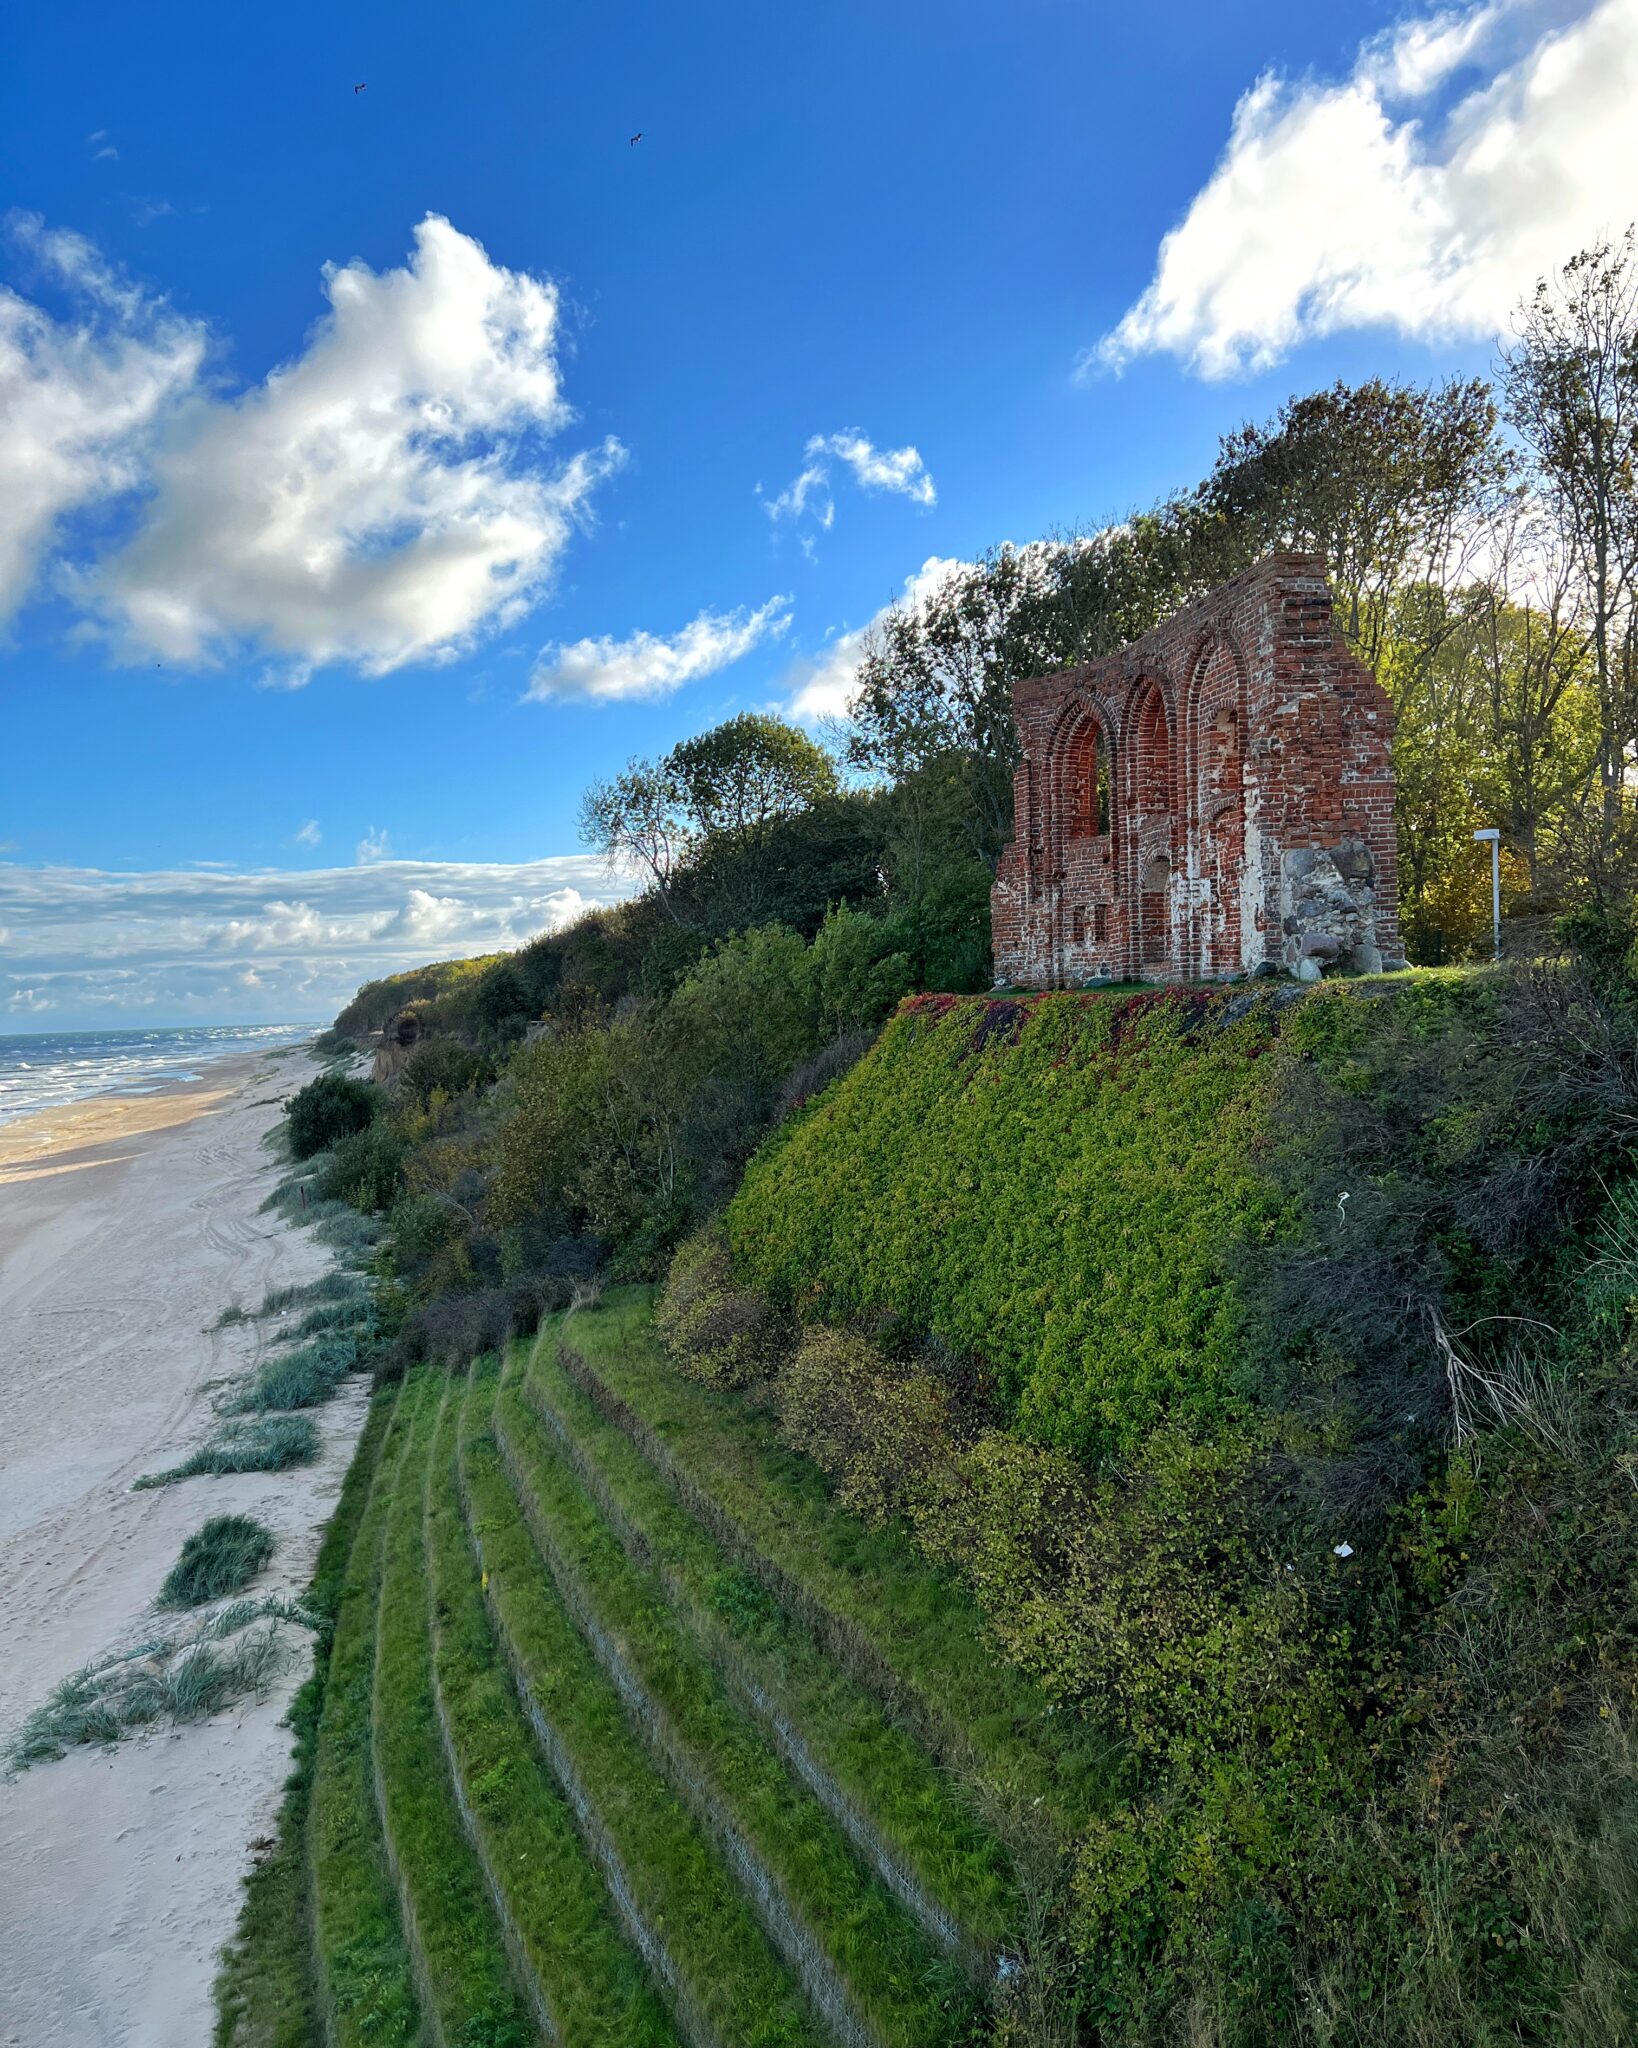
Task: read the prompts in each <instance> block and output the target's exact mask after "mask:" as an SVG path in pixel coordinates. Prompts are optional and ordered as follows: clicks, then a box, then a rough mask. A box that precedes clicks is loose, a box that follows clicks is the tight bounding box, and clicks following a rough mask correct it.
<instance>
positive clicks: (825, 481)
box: [758, 428, 938, 527]
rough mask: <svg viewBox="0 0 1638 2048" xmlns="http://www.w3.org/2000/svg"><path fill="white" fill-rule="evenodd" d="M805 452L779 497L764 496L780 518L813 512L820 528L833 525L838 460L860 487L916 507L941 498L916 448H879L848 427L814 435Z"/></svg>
mask: <svg viewBox="0 0 1638 2048" xmlns="http://www.w3.org/2000/svg"><path fill="white" fill-rule="evenodd" d="M803 454H804V457H805V460H804V462H803V466H802V468H801V470H800V471H799V472H798V473H797V475H796V477H795V478H794V479H793V480H792V482H791V483H789V484H787V485H786V487H785V489H784V490H782V491H781V492H780V493H779V495H778V496H777V497H776V498H763V500H762V505H763V509H764V511H766V513H767V515H768V517H769V518H770V519H772V520H774V521H776V522H778V521H780V520H789V521H795V520H798V519H801V518H803V517H804V516H806V515H807V514H808V513H810V512H811V514H812V516H813V517H814V518H815V519H816V520H817V521H818V523H819V524H820V525H821V526H824V527H828V526H829V525H831V523H832V522H833V521H834V519H835V517H836V500H835V496H834V494H833V493H832V490H831V483H830V479H831V471H832V468H833V467H834V465H835V464H836V463H838V462H839V463H841V464H842V465H843V467H844V468H846V469H848V470H851V471H852V473H853V480H854V482H855V483H856V484H858V485H859V487H860V488H861V489H862V490H866V491H893V492H895V493H897V494H898V495H899V496H900V497H905V498H909V499H910V500H912V502H913V503H915V504H917V505H924V506H925V505H933V504H936V503H937V501H938V493H937V491H936V490H935V489H934V488H933V479H932V478H931V476H929V475H928V473H927V465H926V464H925V463H924V462H923V461H922V459H921V455H920V452H919V451H918V450H917V449H915V448H910V447H905V448H878V447H877V446H876V445H875V443H874V442H873V441H871V440H869V439H868V438H867V437H866V436H865V435H863V434H861V433H860V432H859V431H858V429H857V428H850V429H849V430H848V431H847V432H846V433H841V434H815V435H814V436H813V437H812V439H811V440H810V441H809V442H808V445H807V447H806V448H805V449H804V450H803ZM760 492H761V486H760V485H759V486H758V494H759V495H760Z"/></svg>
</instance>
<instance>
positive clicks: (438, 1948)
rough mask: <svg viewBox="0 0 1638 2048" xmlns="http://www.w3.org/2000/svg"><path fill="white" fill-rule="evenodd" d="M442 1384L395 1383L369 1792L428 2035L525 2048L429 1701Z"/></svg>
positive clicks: (525, 2023)
mask: <svg viewBox="0 0 1638 2048" xmlns="http://www.w3.org/2000/svg"><path fill="white" fill-rule="evenodd" d="M450 1385H451V1382H450V1381H449V1380H448V1378H447V1377H445V1375H443V1374H441V1373H432V1372H428V1371H426V1370H424V1369H423V1370H422V1371H421V1372H419V1373H417V1374H415V1375H414V1376H413V1377H412V1378H411V1379H409V1380H408V1381H407V1382H406V1383H405V1388H404V1401H405V1405H406V1408H407V1410H408V1421H409V1433H408V1440H407V1443H406V1447H405V1452H404V1462H403V1464H402V1466H401V1467H400V1468H399V1473H398V1479H397V1484H396V1485H395V1487H394V1489H393V1495H392V1499H391V1501H390V1502H389V1504H388V1509H387V1527H386V1555H385V1562H384V1565H383V1569H382V1577H381V1599H380V1605H379V1608H378V1613H377V1630H378V1634H377V1641H376V1656H375V1683H374V1715H373V1720H372V1726H373V1731H374V1743H375V1759H376V1773H377V1789H378V1796H379V1798H380V1801H381V1807H382V1818H383V1822H384V1825H385V1827H386V1831H387V1839H388V1842H389V1845H390V1851H391V1860H392V1863H393V1866H394V1871H395V1875H396V1877H397V1879H398V1885H399V1895H400V1898H401V1900H402V1902H403V1908H404V1924H405V1932H406V1934H407V1936H408V1939H409V1945H410V1952H411V1955H412V1956H413V1957H414V1958H415V1960H416V1964H417V1976H418V1978H419V1979H420V1982H421V1989H422V1993H423V1996H424V1997H425V1999H426V2002H427V2005H428V2006H429V2008H430V2010H431V2013H432V2015H433V2017H434V2019H435V2022H436V2026H437V2030H438V2033H439V2034H440V2035H441V2036H442V2038H443V2039H444V2040H445V2041H468V2040H471V2041H481V2042H483V2043H484V2044H485V2048H528V2044H529V2043H530V2042H531V2041H532V2040H533V2039H534V2035H535V2031H536V2030H535V2027H534V2025H533V2022H532V2021H531V2018H530V2016H529V2013H528V2010H527V2008H526V2005H525V2003H524V2000H523V1998H522V1997H521V1996H520V1994H519V1991H518V1988H517V1985H516V1984H515V1982H514V1981H513V1977H512V1972H511V1968H510V1965H509V1963H508V1961H507V1956H506V1949H505V1944H504V1942H503V1940H502V1938H501V1932H500V1928H499V1926H498V1925H497V1922H496V1919H495V1914H494V1911H493V1908H492V1906H491V1904H490V1901H489V1898H488V1895H487V1891H486V1887H485V1884H484V1878H483V1872H482V1870H481V1868H480V1866H479V1864H478V1861H477V1858H476V1857H475V1855H474V1854H473V1852H472V1847H471V1844H470V1842H469V1841H468V1839H467V1836H466V1832H465V1830H464V1828H463V1827H462V1824H461V1816H460V1811H459V1808H458V1807H457V1804H456V1800H455V1795H454V1790H453V1787H452V1785H451V1782H450V1778H449V1773H448V1770H447V1768H446V1760H445V1756H444V1751H443V1744H442V1737H441V1735H440V1733H439V1727H438V1715H437V1707H436V1703H435V1699H434V1694H433V1684H432V1639H431V1631H430V1617H429V1614H428V1610H427V1573H426V1565H427V1559H426V1543H425V1500H426V1483H427V1477H428V1470H429V1465H430V1461H431V1456H432V1448H433V1443H434V1439H435V1436H436V1433H437V1429H438V1424H439V1419H440V1409H441V1406H442V1403H443V1401H444V1399H445V1398H446V1396H447V1395H448V1392H449V1389H450Z"/></svg>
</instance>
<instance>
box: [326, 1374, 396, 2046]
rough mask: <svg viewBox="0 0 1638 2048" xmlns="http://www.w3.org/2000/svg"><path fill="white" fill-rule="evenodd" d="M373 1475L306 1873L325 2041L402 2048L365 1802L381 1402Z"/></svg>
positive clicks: (381, 1879)
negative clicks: (377, 1457) (377, 1449)
mask: <svg viewBox="0 0 1638 2048" xmlns="http://www.w3.org/2000/svg"><path fill="white" fill-rule="evenodd" d="M380 1412H381V1413H382V1414H383V1415H385V1416H386V1417H387V1418H388V1419H387V1420H386V1421H385V1422H384V1423H383V1424H382V1425H381V1429H382V1435H381V1449H380V1455H379V1460H378V1463H377V1465H376V1470H375V1476H374V1482H373V1484H372V1486H371V1488H370V1493H369V1498H368V1502H367V1504H366V1505H365V1506H364V1508H363V1511H362V1513H361V1515H360V1519H359V1524H358V1533H357V1535H356V1537H355V1538H354V1540H353V1542H352V1544H351V1546H350V1548H349V1550H348V1553H347V1565H346V1570H345V1573H344V1574H343V1576H342V1580H341V1585H340V1590H339V1597H338V1599H337V1605H336V1619H335V1637H334V1643H333V1646H332V1649H331V1653H330V1659H329V1664H328V1667H327V1669H326V1672H325V1678H324V1691H323V1706H322V1710H321V1712H320V1714H319V1717H318V1722H317V1727H316V1730H315V1734H314V1744H313V1764H312V1793H311V1802H310V1819H309V1823H308V1836H307V1848H308V1855H309V1857H310V1864H309V1870H308V1873H307V1881H306V1885H305V1886H304V1887H303V1888H304V1889H305V1890H307V1891H308V1892H309V1894H310V1897H311V1901H312V1906H311V1911H312V1924H313V1949H314V1953H315V1961H316V1969H315V1975H316V1978H317V1984H318V1999H317V2002H318V2005H319V2007H320V2013H321V2019H322V2026H321V2029H320V2035H319V2037H320V2038H322V2039H323V2040H324V2041H326V2042H327V2043H329V2044H332V2048H412V2044H419V2043H420V2041H421V2039H422V2032H421V2021H420V2010H419V2005H418V2002H417V1999H416V1995H415V1987H414V1981H413V1976H412V1972H411V1968H410V1957H409V1948H408V1944H407V1943H406V1941H405V1938H404V1929H403V1923H402V1919H401V1917H400V1914H399V1909H398V1895H397V1892H396V1890H395V1888H394V1885H393V1881H392V1876H391V1873H390V1871H389V1869H388V1867H387V1858H386V1850H385V1847H384V1845H383V1842H382V1836H381V1822H380V1815H379V1813H378V1811H377V1808H376V1802H375V1767H374V1758H373V1748H372V1737H371V1714H372V1705H373V1680H374V1673H375V1617H376V1610H377V1606H378V1604H379V1599H380V1589H381V1568H382V1552H383V1541H384V1537H385V1534H386V1523H387V1503H388V1500H389V1498H390V1496H391V1495H392V1494H393V1493H394V1491H395V1489H396V1488H397V1487H398V1486H399V1485H400V1484H402V1483H403V1481H402V1469H401V1468H402V1466H403V1459H404V1448H405V1443H406V1440H407V1435H408V1431H407V1422H408V1416H407V1414H406V1412H405V1410H404V1408H403V1405H402V1403H401V1402H400V1401H397V1400H393V1402H392V1406H391V1408H390V1409H389V1408H388V1407H387V1406H386V1405H385V1403H383V1406H382V1409H381V1411H380Z"/></svg>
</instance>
